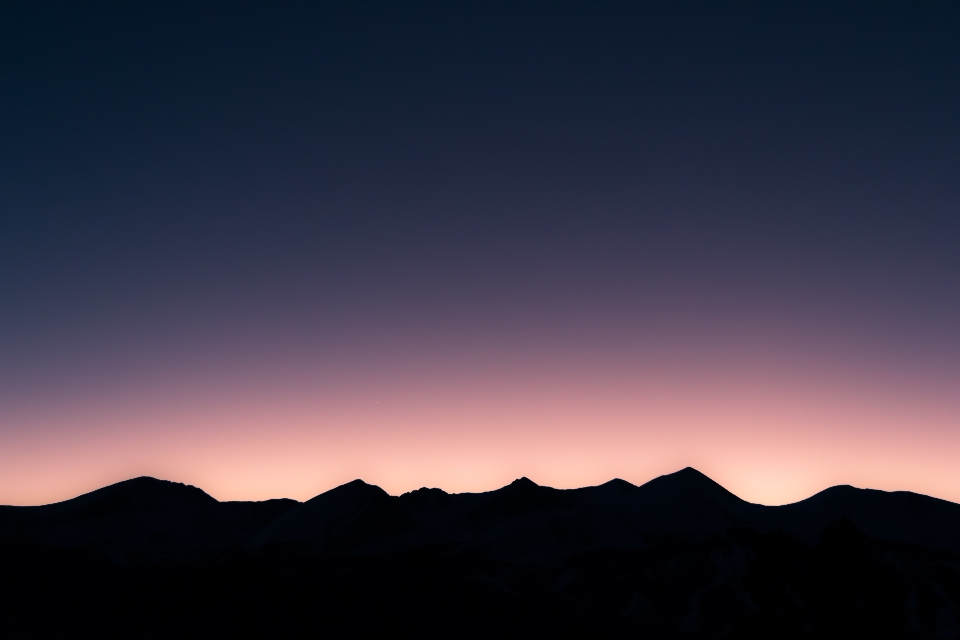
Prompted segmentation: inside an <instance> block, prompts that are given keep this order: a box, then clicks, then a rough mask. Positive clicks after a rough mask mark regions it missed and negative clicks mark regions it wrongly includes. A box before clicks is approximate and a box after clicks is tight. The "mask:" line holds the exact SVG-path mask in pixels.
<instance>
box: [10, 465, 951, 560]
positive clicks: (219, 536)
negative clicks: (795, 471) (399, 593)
mask: <svg viewBox="0 0 960 640" xmlns="http://www.w3.org/2000/svg"><path fill="white" fill-rule="evenodd" d="M843 517H846V518H849V519H850V520H851V521H852V522H854V523H855V524H856V526H857V527H859V528H860V529H861V530H862V531H864V532H865V533H867V534H869V535H871V536H875V537H878V538H881V539H885V540H890V541H899V542H907V543H910V544H916V545H921V546H925V547H929V548H932V549H942V550H946V551H949V552H952V553H960V505H958V504H955V503H952V502H949V501H946V500H942V499H939V498H932V497H930V496H923V495H921V494H914V493H911V492H886V491H879V490H873V489H857V488H855V487H850V486H848V485H838V486H835V487H830V488H828V489H825V490H823V491H821V492H818V493H816V494H814V495H813V496H810V497H809V498H807V499H805V500H801V501H799V502H796V503H792V504H788V505H781V506H765V505H759V504H755V503H750V502H747V501H745V500H743V499H741V498H739V497H738V496H736V495H735V494H733V493H732V492H730V491H728V490H727V489H726V488H724V487H723V486H722V485H720V484H719V483H717V482H715V481H714V480H712V479H711V478H709V477H708V476H706V475H705V474H703V473H701V472H699V471H697V470H696V469H694V468H692V467H686V468H684V469H681V470H680V471H677V472H675V473H671V474H665V475H662V476H658V477H656V478H653V479H652V480H650V481H649V482H646V483H644V484H642V485H639V486H637V485H633V484H631V483H629V482H627V481H624V480H620V479H617V478H615V479H613V480H610V481H608V482H606V483H603V484H600V485H595V486H590V487H581V488H576V489H555V488H553V487H548V486H543V485H539V484H537V483H535V482H533V481H532V480H530V479H529V478H526V477H522V478H518V479H517V480H514V481H513V482H511V483H509V484H507V485H505V486H503V487H501V488H499V489H495V490H493V491H487V492H479V493H447V492H445V491H443V490H441V489H436V488H433V489H429V488H426V487H424V488H421V489H417V490H414V491H410V492H407V493H404V494H401V495H399V496H392V495H390V494H388V493H387V492H386V491H384V490H383V489H382V488H380V487H378V486H376V485H372V484H368V483H366V482H364V481H363V480H360V479H357V480H353V481H351V482H347V483H344V484H342V485H340V486H338V487H334V488H333V489H330V490H328V491H325V492H323V493H321V494H318V495H317V496H314V497H313V498H311V499H310V500H307V501H305V502H302V503H301V502H297V501H294V500H289V499H279V500H268V501H260V502H239V501H225V502H220V501H218V500H216V499H215V498H213V497H212V496H210V495H209V494H207V493H205V492H204V491H203V490H202V489H199V488H197V487H194V486H192V485H187V484H182V483H177V482H171V481H167V480H158V479H156V478H150V477H147V476H141V477H138V478H132V479H130V480H126V481H122V482H118V483H115V484H112V485H108V486H106V487H103V488H101V489H97V490H95V491H91V492H88V493H86V494H83V495H80V496H77V497H76V498H72V499H70V500H65V501H62V502H58V503H53V504H50V505H42V506H37V507H12V506H2V507H0V536H4V537H8V538H25V539H33V540H37V541H39V542H42V543H44V544H50V545H54V546H60V547H86V548H92V549H96V550H98V551H100V552H103V553H106V554H107V555H109V556H110V557H111V558H113V559H114V560H116V561H122V562H138V561H149V560H151V559H164V558H181V559H189V558H194V557H201V558H206V557H211V556H215V555H217V554H222V553H227V552H236V551H245V552H258V551H262V550H264V549H267V548H270V547H275V546H291V545H292V546H293V547H295V548H297V549H299V550H300V551H302V552H308V553H320V552H340V553H352V554H370V553H381V552H392V551H398V550H403V549H412V548H422V547H425V546H430V545H437V544H442V545H453V546H454V547H456V548H462V549H470V550H472V551H473V552H476V553H480V554H481V555H484V556H489V557H492V558H502V559H509V560H511V561H518V560H529V561H532V562H551V561H556V559H558V558H563V557H569V556H571V555H575V554H579V553H587V552H592V551H598V550H603V549H642V548H644V547H645V546H646V545H647V544H648V541H649V539H651V536H653V537H657V536H664V535H674V536H676V535H679V536H685V537H688V538H691V539H702V538H704V537H707V536H711V535H716V534H719V533H722V532H724V531H727V530H731V529H738V528H740V529H744V528H746V529H753V530H757V531H761V532H775V531H780V532H784V533H786V534H789V535H791V536H793V537H795V538H797V539H798V540H801V541H803V542H805V543H807V544H814V543H816V541H817V540H818V537H819V535H820V534H821V532H822V531H823V530H824V529H825V527H826V526H827V525H828V524H829V523H830V522H831V521H834V520H838V519H840V518H843Z"/></svg>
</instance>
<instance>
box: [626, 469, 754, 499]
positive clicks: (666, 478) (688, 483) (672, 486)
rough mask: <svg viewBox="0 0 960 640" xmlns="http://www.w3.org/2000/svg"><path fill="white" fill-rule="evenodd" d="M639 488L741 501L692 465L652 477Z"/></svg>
mask: <svg viewBox="0 0 960 640" xmlns="http://www.w3.org/2000/svg"><path fill="white" fill-rule="evenodd" d="M641 488H643V489H644V490H645V491H654V492H657V493H663V492H664V491H666V492H667V494H673V493H674V492H681V493H682V494H687V495H700V496H704V497H705V496H713V498H712V499H723V500H729V499H731V498H733V499H735V500H737V501H742V500H741V499H740V498H738V497H737V496H735V495H734V494H733V493H730V492H729V491H728V490H727V489H726V488H725V487H723V486H722V485H721V484H719V483H718V482H716V481H715V480H713V479H712V478H710V477H708V476H706V475H704V474H703V473H701V472H699V471H697V470H696V469H694V468H693V467H685V468H683V469H681V470H680V471H676V472H674V473H667V474H664V475H662V476H659V477H657V478H654V479H653V480H651V481H650V482H647V483H646V484H644V485H643V486H642V487H641ZM667 494H664V495H667Z"/></svg>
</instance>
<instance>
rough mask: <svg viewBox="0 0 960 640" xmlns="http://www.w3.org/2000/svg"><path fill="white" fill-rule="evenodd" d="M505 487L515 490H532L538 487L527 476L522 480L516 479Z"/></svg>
mask: <svg viewBox="0 0 960 640" xmlns="http://www.w3.org/2000/svg"><path fill="white" fill-rule="evenodd" d="M507 486H508V487H514V488H516V489H528V488H530V489H532V488H538V487H539V486H540V485H538V484H537V483H536V482H534V481H533V480H531V479H530V478H528V477H527V476H523V477H522V478H517V479H516V480H514V481H513V482H511V483H510V484H508V485H507Z"/></svg>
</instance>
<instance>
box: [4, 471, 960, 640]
mask: <svg viewBox="0 0 960 640" xmlns="http://www.w3.org/2000/svg"><path fill="white" fill-rule="evenodd" d="M0 543H2V544H0V562H2V564H0V568H2V569H3V572H2V573H0V576H4V577H3V579H2V591H0V601H2V602H3V603H4V605H3V607H4V609H5V611H4V610H0V613H5V618H6V619H7V620H8V623H7V624H8V627H9V629H13V628H14V627H13V626H9V625H11V624H12V623H10V622H9V621H10V620H19V621H20V622H19V623H18V624H20V626H18V627H17V629H19V631H25V630H26V631H29V629H31V628H33V629H35V630H43V629H46V631H49V632H51V633H66V634H69V633H74V632H80V631H89V630H91V629H95V630H96V632H97V633H99V634H101V635H111V633H115V634H116V635H122V636H128V635H129V633H130V632H131V629H135V630H136V631H137V632H136V633H135V635H144V634H146V635H150V633H152V632H153V631H156V632H157V633H158V634H160V635H164V633H166V631H170V629H172V628H174V627H177V625H180V626H182V625H183V624H187V623H188V622H189V625H188V626H190V628H191V629H194V630H195V631H198V632H199V630H200V629H207V632H206V633H205V634H203V635H205V636H206V637H210V635H211V634H212V635H214V636H216V635H220V633H219V632H220V631H223V632H226V631H227V630H229V629H232V631H231V632H230V633H232V634H233V635H234V636H235V635H237V634H240V635H252V636H256V637H261V636H264V635H273V633H274V631H276V630H277V629H279V628H284V629H286V630H285V631H284V633H283V635H288V636H297V635H314V634H315V633H321V634H325V635H327V636H333V637H347V636H365V635H380V634H384V635H391V636H396V635H400V636H403V635H407V636H409V637H430V636H432V637H450V636H451V635H455V636H461V637H462V636H469V635H483V636H484V637H487V636H488V634H493V635H497V636H500V637H504V636H511V635H517V636H519V635H524V636H525V637H531V636H530V634H532V635H533V636H537V635H540V634H541V633H543V634H546V635H551V636H552V637H559V636H568V637H584V635H583V634H586V635H594V636H597V637H619V636H624V637H637V636H638V635H639V637H654V638H659V637H773V636H769V635H766V634H769V633H774V634H775V635H776V637H944V638H950V637H954V638H955V637H960V624H958V621H960V505H958V504H955V503H952V502H948V501H945V500H939V499H936V498H932V497H928V496H923V495H919V494H915V493H910V492H884V491H876V490H869V489H857V488H854V487H849V486H837V487H832V488H829V489H826V490H825V491H822V492H820V493H818V494H816V495H814V496H812V497H810V498H808V499H806V500H803V501H801V502H797V503H795V504H790V505H784V506H777V507H770V506H763V505H758V504H752V503H749V502H746V501H744V500H741V499H740V498H738V497H737V496H735V495H734V494H732V493H730V492H729V491H727V490H726V489H724V488H723V487H722V486H720V485H719V484H717V483H716V482H714V481H713V480H711V479H710V478H708V477H706V476H705V475H703V474H702V473H700V472H698V471H696V470H694V469H692V468H687V469H683V470H682V471H679V472H677V473H673V474H669V475H665V476H661V477H659V478H656V479H654V480H652V481H650V482H648V483H646V484H644V485H641V486H635V485H632V484H630V483H629V482H625V481H623V480H611V481H610V482H607V483H605V484H602V485H599V486H595V487H585V488H580V489H554V488H551V487H546V486H540V485H537V484H536V483H534V482H532V481H531V480H529V479H527V478H520V479H519V480H516V481H514V482H512V483H510V484H509V485H507V486H505V487H503V488H501V489H497V490H495V491H489V492H485V493H461V494H449V493H446V492H444V491H442V490H440V489H429V488H423V489H418V490H416V491H412V492H409V493H405V494H403V495H400V496H391V495H389V494H387V493H386V492H385V491H384V490H383V489H381V488H379V487H377V486H374V485H370V484H367V483H365V482H363V481H361V480H355V481H353V482H349V483H347V484H344V485H342V486H339V487H337V488H335V489H331V490H330V491H327V492H325V493H322V494H320V495H318V496H316V497H315V498H312V499H310V500H307V501H306V502H302V503H300V502H297V501H294V500H288V499H281V500H267V501H263V502H220V501H217V500H216V499H214V498H213V497H211V496H210V495H208V494H207V493H205V492H204V491H202V490H201V489H199V488H196V487H193V486H190V485H184V484H180V483H176V482H169V481H165V480H157V479H154V478H148V477H141V478H135V479H132V480H128V481H125V482H120V483H117V484H114V485H111V486H108V487H104V488H102V489H98V490H96V491H93V492H91V493H87V494H84V495H82V496H79V497H77V498H74V499H72V500H67V501H65V502H60V503H56V504H51V505H45V506H37V507H13V506H4V507H0ZM38 576H46V578H44V579H40V578H38ZM85 579H86V580H87V582H88V587H87V588H88V589H90V592H89V593H88V594H86V595H84V594H82V593H78V592H77V591H76V590H73V591H71V589H70V588H68V587H65V586H64V585H74V586H76V584H77V583H78V582H79V583H80V584H82V583H83V582H84V581H85ZM198 584H204V585H206V586H205V587H204V588H203V589H200V590H199V591H198V590H197V585H198ZM158 585H165V588H164V592H163V594H162V595H158V594H157V593H156V589H157V588H159V587H158ZM190 585H193V586H190ZM267 585H272V587H271V591H270V593H271V595H270V596H269V597H268V596H267V595H265V594H264V593H263V591H262V590H263V589H264V588H265V587H266V586H267ZM92 594H99V595H97V598H98V599H97V600H96V602H87V598H88V597H93V595H92ZM279 594H286V596H285V597H284V598H280V596H279ZM309 594H313V595H314V596H316V598H315V599H314V600H311V599H310V597H308V596H309ZM321 594H324V595H322V597H321ZM278 598H279V599H278ZM303 598H307V599H306V600H303ZM121 601H122V602H126V603H127V604H126V605H124V606H123V607H120V605H117V604H116V603H117V602H121ZM81 602H85V603H86V604H85V605H84V607H86V608H84V607H80V609H77V607H79V606H80V605H79V604H78V603H81ZM111 602H112V603H113V604H110V603H111ZM158 602H163V603H166V604H165V605H164V606H162V607H160V605H159V604H157V603H158ZM105 603H106V604H105ZM241 603H242V604H243V606H242V607H240V608H239V609H237V610H235V609H234V608H235V607H236V606H238V605H239V604H241ZM298 603H299V604H298ZM844 603H845V604H844ZM401 604H402V606H401ZM441 604H442V605H443V606H442V607H441V606H440V605H441ZM155 605H156V606H155ZM117 607H119V608H117ZM158 607H159V608H158ZM56 611H60V612H67V611H70V612H72V613H71V614H70V615H67V614H63V615H59V614H56V615H51V613H50V612H56ZM96 611H99V612H100V614H96V615H95V614H94V613H91V612H96ZM227 611H230V612H232V613H229V614H228V613H227ZM320 611H323V612H326V613H325V614H324V615H319V614H318V612H320ZM28 612H33V613H28ZM44 612H45V613H44ZM131 612H140V613H139V614H137V616H133V617H131V616H132V615H133V613H131ZM164 612H165V613H164ZM348 612H350V614H351V615H354V616H355V618H353V622H352V623H351V622H350V617H349V616H348V615H347V613H348ZM364 612H366V613H364ZM391 612H392V613H391ZM91 616H92V617H91ZM142 616H148V617H150V616H152V618H154V619H157V620H158V622H157V625H156V626H155V627H153V628H152V630H151V629H144V628H140V627H137V626H136V625H137V624H138V623H137V620H140V619H141V617H142ZM469 619H473V620H474V623H473V624H472V625H467V626H464V625H463V621H464V620H469ZM71 620H72V622H71ZM178 621H179V622H178ZM239 621H246V622H244V623H243V624H240V622H239ZM31 625H33V626H31ZM77 625H79V626H77ZM130 625H134V626H133V627H131V626H130ZM166 625H173V627H170V626H166ZM278 625H279V626H278ZM284 625H286V626H284ZM490 625H494V626H493V627H490ZM14 626H16V625H14ZM178 628H179V627H178ZM164 630H166V631H164ZM0 631H2V628H0ZM161 631H164V632H163V633H161ZM26 635H31V634H30V633H27V634H26ZM44 635H45V634H44V633H40V636H39V637H43V636H44ZM180 635H182V633H180Z"/></svg>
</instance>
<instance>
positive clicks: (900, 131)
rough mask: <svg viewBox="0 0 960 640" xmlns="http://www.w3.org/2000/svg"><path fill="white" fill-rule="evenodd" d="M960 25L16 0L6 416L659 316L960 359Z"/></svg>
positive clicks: (953, 11) (873, 9) (2, 127)
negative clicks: (255, 365)
mask: <svg viewBox="0 0 960 640" xmlns="http://www.w3.org/2000/svg"><path fill="white" fill-rule="evenodd" d="M958 33H960V6H958V5H957V4H956V3H951V2H932V3H915V2H910V3H906V2H904V3H887V2H778V3H766V2H702V3H701V2H662V3H657V2H622V3H621V2H590V3H586V2H585V3H569V2H551V3H546V2H544V3H537V2H515V3H498V2H477V3H445V2H436V3H419V2H411V3H377V2H366V3H364V2H342V3H337V2H324V3H297V2H280V3H272V2H271V3H267V2H263V3H256V2H242V3H216V2H210V3H202V4H198V3H187V2H183V3H181V2H162V3H149V2H142V3H140V2H138V3H133V4H131V3H93V2H91V3H82V4H77V3H46V2H30V3H17V4H15V3H6V4H4V6H3V7H2V8H0V310H2V311H0V382H2V384H3V385H4V387H5V389H6V390H5V391H0V401H3V400H4V398H6V401H7V402H13V401H14V400H15V399H16V398H20V399H22V398H25V397H27V396H32V395H34V394H38V393H39V394H41V395H43V394H51V395H48V396H45V397H52V396H55V395H56V394H57V393H59V391H58V390H60V389H66V388H68V387H70V386H71V385H74V386H76V385H81V386H82V385H83V384H86V382H85V381H88V380H89V379H92V378H97V377H98V376H100V377H103V378H104V379H105V380H121V379H126V378H130V376H133V377H136V375H135V374H136V373H137V372H142V370H143V369H144V368H145V367H146V368H149V367H153V366H156V367H161V368H162V367H173V368H174V369H176V367H177V366H179V365H177V364H176V363H178V362H185V361H190V360H191V359H199V360H203V359H207V360H208V361H213V362H217V361H219V362H233V360H231V358H233V357H234V356H235V355H236V354H237V353H240V352H247V351H250V350H254V351H256V350H258V349H260V350H264V351H270V350H271V349H275V350H279V351H282V352H284V353H292V352H297V351H302V350H310V349H321V348H325V347H324V345H326V344H328V343H329V345H333V347H337V348H343V349H346V352H347V353H349V352H350V349H351V348H352V347H350V346H349V345H351V344H374V345H380V346H381V347H384V346H390V345H394V346H395V345H396V344H401V343H402V344H405V345H408V346H409V345H416V344H418V341H429V340H433V339H437V340H440V338H437V336H443V335H446V336H447V338H446V339H449V340H452V341H456V340H458V339H462V340H466V341H477V344H480V343H482V344H500V345H514V344H524V343H526V342H529V341H531V340H542V341H546V343H551V341H553V342H562V343H577V342H580V341H583V342H585V343H587V342H591V341H593V342H598V341H599V342H604V341H606V342H605V343H606V344H608V346H609V344H610V343H613V344H615V343H617V341H620V340H626V341H629V340H631V339H634V338H636V335H635V334H634V333H631V332H632V331H633V327H634V326H635V325H637V324H644V323H646V324H645V325H644V326H647V325H649V326H655V327H660V329H649V327H648V329H649V331H648V333H647V334H644V335H647V337H648V338H650V336H653V337H652V338H650V339H652V340H657V339H658V338H657V337H656V336H658V335H660V334H658V333H657V332H658V331H660V330H666V329H664V327H666V328H671V327H672V328H676V327H680V329H677V331H680V332H681V333H682V334H683V335H684V336H687V337H688V338H689V339H691V340H694V339H696V340H703V341H704V342H706V343H710V342H711V341H713V342H717V341H720V342H722V341H723V340H727V339H729V340H734V339H733V338H729V336H730V335H734V334H736V335H741V337H742V335H748V336H749V335H750V334H751V333H752V332H758V331H759V332H763V331H769V333H770V334H771V335H773V336H774V338H770V339H772V340H773V341H774V342H776V341H777V340H787V341H789V340H795V341H796V343H797V344H814V345H816V346H817V348H820V349H822V350H827V351H830V350H835V349H841V350H842V349H845V348H849V349H851V353H853V352H857V353H860V352H870V353H875V354H881V353H882V354H884V355H882V356H880V355H878V356H877V358H878V360H877V361H878V362H881V361H882V362H887V363H891V362H892V363H894V364H890V366H904V367H906V366H913V367H919V368H921V369H922V368H924V367H928V368H930V370H931V371H934V370H940V369H942V368H943V367H946V369H947V370H949V371H954V368H953V364H951V363H955V362H956V358H957V356H958V355H960V340H958V338H957V335H960V334H958V332H957V331H956V329H957V327H958V326H960V294H958V292H960V179H958V178H960V38H958V37H957V34H958ZM684 332H686V333H684ZM630 336H633V338H631V337H630ZM777 336H779V337H777ZM790 336H793V337H790ZM674 337H676V336H674ZM738 339H739V338H738ZM797 344H794V346H793V347H791V348H797V349H801V350H802V348H801V347H798V346H797ZM329 345H328V346H329ZM344 345H347V346H344ZM333 347H331V348H333ZM357 348H358V349H359V348H360V347H357ZM411 348H413V347H411ZM858 350H859V351H858ZM918 363H919V364H918ZM464 366H467V365H466V364H464ZM110 384H113V383H109V382H104V383H103V385H105V387H104V388H105V389H108V390H109V388H110Z"/></svg>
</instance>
